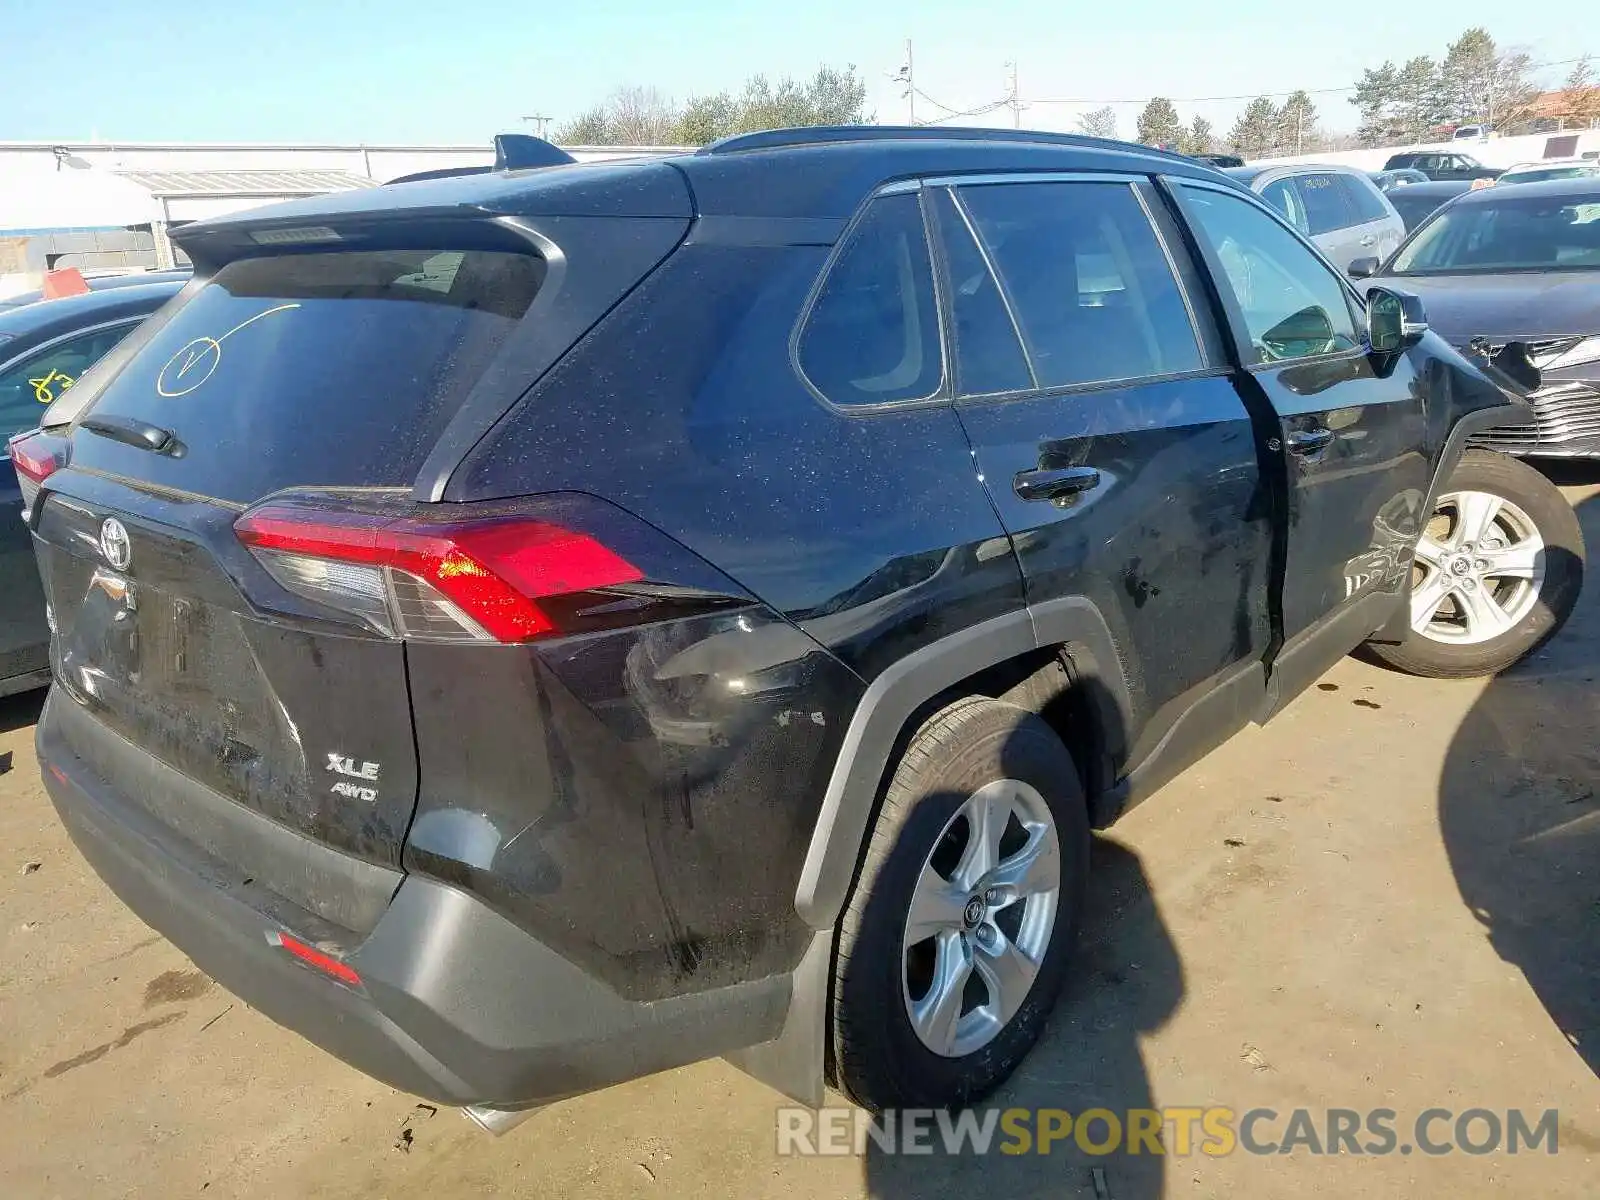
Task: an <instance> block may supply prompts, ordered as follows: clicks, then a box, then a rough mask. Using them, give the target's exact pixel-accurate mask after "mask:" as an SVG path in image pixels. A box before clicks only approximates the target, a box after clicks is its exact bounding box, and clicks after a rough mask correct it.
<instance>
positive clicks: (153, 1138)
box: [0, 476, 1600, 1200]
mask: <svg viewBox="0 0 1600 1200" xmlns="http://www.w3.org/2000/svg"><path fill="white" fill-rule="evenodd" d="M1591 478H1593V477H1592V476H1591ZM1569 495H1570V496H1571V498H1572V499H1573V501H1574V502H1575V503H1578V504H1579V512H1580V515H1581V516H1582V517H1583V519H1584V525H1585V530H1586V534H1587V537H1588V542H1589V545H1590V547H1591V548H1593V549H1595V550H1596V552H1597V554H1600V499H1594V500H1591V499H1590V498H1591V497H1592V496H1596V495H1600V487H1597V486H1595V485H1594V484H1593V483H1592V482H1591V483H1586V484H1582V485H1579V486H1574V487H1572V488H1570V489H1569ZM1596 563H1597V564H1600V558H1597V559H1596ZM1597 574H1600V565H1592V567H1591V580H1590V587H1589V589H1588V592H1587V594H1586V595H1585V597H1584V599H1583V600H1582V601H1581V604H1580V609H1579V612H1578V614H1577V616H1576V617H1575V618H1574V619H1573V621H1572V623H1571V625H1569V627H1568V629H1567V630H1566V631H1565V632H1564V633H1563V634H1562V636H1561V637H1559V638H1558V639H1557V640H1556V641H1555V642H1554V643H1552V644H1551V645H1550V646H1549V647H1547V648H1546V649H1545V650H1544V651H1543V652H1541V653H1540V654H1539V655H1538V656H1537V657H1536V658H1535V659H1534V660H1533V661H1531V662H1529V663H1527V664H1525V665H1524V666H1523V667H1521V668H1519V669H1518V670H1517V671H1516V672H1514V673H1512V674H1511V675H1508V676H1505V677H1502V678H1500V679H1498V680H1495V681H1493V682H1490V683H1488V684H1484V683H1481V682H1468V683H1438V682H1429V681H1423V680H1415V679H1409V678H1405V677H1403V676H1399V675H1396V674H1393V673H1390V672H1388V671H1385V670H1382V669H1379V668H1376V667H1372V666H1368V665H1366V664H1364V663H1361V662H1357V661H1353V660H1352V661H1347V662H1345V663H1343V664H1341V665H1340V666H1339V667H1337V668H1336V669H1335V670H1334V671H1332V672H1331V673H1330V674H1329V675H1328V676H1327V678H1326V679H1324V680H1323V681H1322V683H1321V684H1319V685H1318V687H1316V688H1313V689H1312V690H1311V691H1309V692H1308V693H1307V694H1306V695H1305V696H1303V697H1301V698H1300V699H1299V700H1298V701H1297V702H1296V703H1295V704H1294V705H1293V706H1292V707H1291V708H1290V709H1289V710H1288V711H1286V712H1285V713H1283V714H1282V715H1281V716H1279V717H1278V718H1277V719H1276V720H1274V721H1273V722H1272V724H1271V725H1270V726H1268V727H1266V728H1262V729H1251V730H1248V731H1247V732H1245V733H1244V734H1242V735H1241V736H1239V737H1238V738H1236V739H1235V740H1234V741H1233V742H1232V743H1230V744H1229V745H1228V746H1226V747H1223V748H1222V749H1221V750H1219V751H1217V753H1215V754H1214V755H1212V756H1211V758H1210V759H1208V760H1207V761H1206V762H1205V763H1203V764H1201V765H1200V766H1199V767H1198V768H1196V769H1195V770H1193V771H1191V772H1190V773H1189V774H1188V775H1186V776H1185V777H1184V778H1183V779H1181V780H1179V781H1178V782H1177V783H1175V784H1173V785H1172V786H1170V787H1168V788H1167V789H1166V790H1165V791H1164V792H1163V793H1162V794H1161V795H1159V796H1157V797H1155V798H1154V799H1152V800H1151V801H1149V802H1148V803H1146V804H1145V805H1144V806H1142V807H1141V808H1139V809H1137V810H1136V811H1135V812H1133V813H1132V814H1130V815H1129V816H1128V817H1127V818H1126V819H1125V820H1124V821H1123V822H1121V823H1120V824H1119V825H1118V826H1117V827H1116V828H1115V829H1114V830H1113V831H1111V833H1110V834H1109V835H1107V836H1104V837H1101V838H1100V839H1098V843H1097V846H1096V851H1095V859H1096V862H1095V866H1096V874H1095V878H1094V881H1093V883H1092V885H1091V892H1092V901H1091V911H1090V913H1089V916H1088V919H1087V924H1086V927H1085V943H1086V944H1085V946H1084V952H1083V955H1082V958H1081V969H1080V971H1079V973H1078V975H1077V977H1076V978H1075V980H1074V981H1073V982H1072V983H1071V984H1070V985H1069V988H1068V992H1067V995H1066V997H1065V999H1064V1000H1063V1002H1062V1004H1061V1006H1060V1008H1059V1009H1058V1011H1057V1013H1056V1016H1055V1018H1054V1021H1053V1023H1052V1026H1051V1028H1050V1031H1049V1032H1048V1034H1047V1035H1046V1038H1045V1041H1044V1043H1043V1044H1042V1045H1041V1046H1040V1047H1039V1049H1038V1050H1037V1051H1036V1052H1035V1053H1034V1055H1033V1057H1032V1058H1031V1059H1030V1060H1029V1062H1028V1064H1027V1065H1026V1066H1025V1068H1024V1070H1023V1071H1022V1073H1021V1074H1020V1075H1019V1077H1018V1078H1017V1079H1016V1080H1014V1081H1013V1083H1012V1084H1011V1085H1009V1086H1008V1087H1007V1089H1006V1090H1005V1092H1004V1093H1003V1094H1002V1095H1001V1096H1000V1097H998V1098H997V1102H998V1103H999V1104H1001V1105H1048V1106H1053V1107H1060V1108H1066V1109H1069V1110H1074V1111H1077V1110H1081V1109H1083V1108H1086V1107H1089V1106H1091V1105H1101V1106H1104V1107H1108V1108H1111V1109H1122V1108H1129V1107H1143V1106H1150V1105H1156V1106H1161V1105H1207V1104H1224V1105H1228V1106H1230V1107H1233V1108H1235V1109H1237V1110H1239V1111H1243V1110H1245V1109H1249V1108H1254V1107H1270V1108H1274V1109H1277V1110H1280V1111H1282V1112H1284V1113H1287V1112H1288V1111H1289V1110H1292V1109H1294V1108H1296V1107H1309V1108H1313V1109H1322V1108H1326V1107H1343V1108H1351V1109H1357V1110H1364V1109H1369V1108H1372V1107H1387V1108H1392V1109H1395V1110H1397V1112H1398V1113H1399V1114H1400V1118H1399V1121H1398V1125H1399V1127H1400V1128H1401V1129H1402V1131H1404V1130H1406V1128H1407V1123H1408V1121H1409V1120H1410V1119H1411V1118H1412V1117H1414V1116H1415V1115H1416V1114H1417V1113H1419V1112H1421V1111H1422V1110H1424V1109H1427V1108H1430V1107H1441V1108H1449V1109H1452V1110H1455V1111H1457V1112H1459V1111H1462V1110H1465V1109H1468V1108H1472V1107H1483V1108H1488V1109H1494V1110H1498V1111H1500V1112H1501V1113H1504V1111H1505V1110H1506V1109H1508V1108H1514V1107H1521V1108H1523V1109H1529V1110H1536V1111H1537V1110H1543V1109H1547V1108H1556V1109H1559V1110H1560V1114H1561V1117H1560V1126H1559V1146H1560V1149H1559V1153H1557V1154H1556V1155H1553V1156H1552V1155H1549V1154H1546V1153H1544V1152H1543V1151H1540V1152H1537V1153H1531V1154H1530V1153H1527V1152H1524V1153H1523V1154H1521V1155H1517V1156H1510V1155H1507V1154H1504V1153H1496V1154H1491V1155H1487V1156H1481V1157H1479V1156H1471V1155H1466V1154H1463V1153H1461V1152H1459V1151H1458V1152H1456V1153H1453V1154H1449V1155H1445V1156H1442V1157H1423V1156H1420V1155H1410V1156H1406V1155H1400V1154H1395V1155H1391V1156H1383V1157H1374V1156H1370V1155H1360V1156H1356V1155H1349V1154H1342V1155H1338V1156H1333V1157H1315V1156H1311V1155H1308V1154H1303V1153H1296V1154H1293V1155H1288V1156H1276V1157H1259V1156H1252V1155H1248V1154H1244V1153H1235V1154H1233V1155H1230V1156H1227V1157H1221V1158H1210V1157H1207V1156H1204V1155H1199V1154H1194V1155H1191V1156H1187V1157H1175V1156H1174V1157H1166V1158H1159V1157H1150V1156H1143V1157H1126V1156H1122V1155H1114V1156H1111V1157H1107V1158H1103V1159H1091V1158H1089V1157H1086V1156H1085V1155H1083V1154H1082V1153H1081V1152H1079V1151H1077V1150H1076V1149H1072V1150H1067V1151H1063V1150H1060V1149H1059V1148H1058V1150H1057V1152H1056V1153H1054V1154H1052V1155H1050V1156H1048V1157H1040V1156H1036V1155H1030V1156H1023V1157H1005V1156H999V1155H992V1156H989V1157H986V1158H981V1159H979V1158H974V1157H970V1156H968V1157H962V1158H956V1159H949V1158H944V1157H942V1156H932V1157H919V1158H909V1157H889V1156H885V1155H882V1154H879V1153H877V1152H876V1151H874V1152H872V1153H870V1154H868V1155H866V1156H865V1157H859V1158H858V1157H853V1156H847V1157H842V1158H813V1159H803V1158H779V1157H777V1156H776V1155H775V1153H774V1149H773V1147H774V1126H775V1117H774V1110H775V1107H776V1105H777V1103H778V1100H777V1097H776V1096H775V1095H774V1094H773V1093H771V1092H769V1091H767V1090H766V1089H765V1088H763V1087H762V1086H761V1085H759V1084H756V1083H754V1082H753V1081H751V1080H749V1079H747V1078H746V1077H745V1076H743V1075H741V1074H740V1073H739V1072H737V1071H736V1070H734V1069H733V1068H731V1067H729V1066H727V1065H726V1064H723V1063H720V1062H714V1063H704V1064H701V1065H699V1066H696V1067H692V1068H689V1069H686V1070H682V1071H676V1072H672V1073H669V1074H666V1075H661V1076H657V1077H655V1078H652V1079H647V1080H643V1081H640V1082H638V1083H635V1084H631V1085H628V1086H625V1087H620V1088H615V1089H612V1090H610V1091H608V1092H604V1093H601V1094H598V1095H594V1096H589V1097H585V1098H581V1099H578V1100H573V1101H569V1102H566V1103H564V1104H560V1105H556V1106H554V1107H552V1108H550V1109H547V1110H545V1111H544V1112H542V1113H540V1114H538V1115H537V1116H535V1117H534V1118H533V1119H532V1120H530V1121H528V1122H527V1123H526V1124H524V1125H522V1126H521V1127H520V1128H518V1129H517V1130H515V1131H514V1132H512V1133H511V1134H509V1135H507V1136H505V1137H503V1138H500V1139H498V1140H495V1139H490V1138H487V1137H486V1136H485V1135H483V1134H480V1133H478V1132H477V1131H476V1130H475V1129H474V1128H472V1127H471V1126H469V1125H468V1124H467V1123H466V1122H465V1121H464V1120H462V1119H461V1118H460V1117H459V1116H458V1115H456V1114H454V1113H452V1112H449V1111H439V1112H436V1113H435V1112H433V1111H431V1110H430V1109H429V1108H428V1107H427V1106H419V1105H418V1104H417V1103H416V1101H415V1100H414V1099H413V1098H412V1097H409V1096H405V1095H402V1094H400V1093H397V1092H394V1091H392V1090H391V1089H389V1088H386V1087H383V1086H380V1085H378V1084H376V1083H373V1082H371V1081H369V1080H367V1079H365V1078H363V1077H362V1076H359V1075H357V1074H356V1073H354V1072H353V1071H350V1070H348V1069H347V1068H345V1067H343V1066H342V1065H340V1064H339V1063H337V1062H336V1061H334V1060H333V1059H332V1058H329V1057H327V1056H326V1055H324V1054H323V1053H322V1052H320V1051H318V1050H316V1049H315V1048H313V1047H311V1046H310V1045H308V1044H306V1043H304V1042H302V1041H300V1040H299V1039H298V1038H296V1037H295V1036H293V1035H291V1034H289V1033H286V1032H284V1031H283V1030H281V1029H279V1028H278V1027H276V1026H274V1025H272V1024H271V1023H270V1022H268V1021H266V1020H265V1019H264V1018H262V1017H260V1016H258V1015H257V1014H256V1013H254V1012H252V1011H251V1010H250V1009H248V1008H247V1007H246V1006H245V1005H243V1004H242V1003H239V1002H238V1001H236V1000H234V999H233V998H232V997H231V996H229V995H228V994H227V993H225V992H224V991H222V989H221V988H219V987H217V986H215V985H213V984H211V983H210V981H209V980H207V979H206V978H205V977H204V976H202V975H201V974H199V973H198V972H197V971H195V970H194V969H193V968H192V966H191V965H190V964H189V963H188V961H187V960H186V959H185V958H184V957H183V956H182V955H181V954H179V953H178V952H177V951H176V950H174V949H172V948H171V947H170V946H168V945H167V944H166V943H165V942H164V941H162V940H161V939H160V938H159V937H157V936H156V935H154V934H153V933H152V932H151V931H150V930H149V929H147V928H145V927H144V926H143V925H142V924H141V923H140V922H139V921H138V920H137V919H136V918H134V917H132V916H131V915H129V914H128V913H127V912H126V911H125V910H124V909H123V908H122V907H121V905H120V904H118V903H117V901H116V900H115V899H114V898H113V897H112V896H111V895H110V893H108V892H107V891H106V890H105V888H104V887H102V886H101V884H100V883H99V881H98V880H97V879H96V878H95V877H94V876H93V875H92V874H91V873H90V872H89V871H88V869H87V868H86V867H85V866H84V865H83V863H82V862H81V860H80V859H79V857H78V855H77V854H76V852H75V851H74V850H73V848H72V846H71V845H70V844H69V842H68V840H67V838H66V836H65V834H64V833H63V832H62V831H61V828H60V826H59V825H58V824H57V822H56V820H55V817H54V814H53V812H52V810H51V808H50V806H49V803H48V802H47V800H46V799H45V796H44V792H43V789H42V787H41V786H40V783H39V778H38V768H37V765H36V763H35V761H34V757H33V732H32V724H33V721H34V719H35V718H36V717H37V715H38V700H37V699H36V698H20V699H13V700H10V701H0V766H3V764H4V763H5V762H6V755H7V754H9V755H10V756H11V759H10V769H9V770H8V771H6V772H5V773H4V774H3V776H0V1097H3V1106H0V1122H3V1125H0V1128H3V1131H4V1132H3V1134H0V1196H4V1197H6V1198H8V1200H10V1198H16V1200H22V1198H31V1197H57V1196H59V1197H85V1196H92V1197H100V1196H160V1197H176V1196H189V1195H196V1196H198V1195H200V1194H202V1193H204V1194H205V1195H206V1196H207V1197H208V1198H210V1197H222V1196H251V1197H255V1196H259V1197H274V1198H276V1197H285V1196H294V1197H301V1196H305V1197H310V1196H339V1197H344V1196H363V1197H366V1196H370V1197H428V1200H451V1198H454V1197H466V1196H491V1195H492V1196H496V1197H502V1196H529V1197H533V1196H539V1197H552V1196H568V1195H573V1196H595V1197H622V1196H642V1197H676V1196H717V1197H722V1196H728V1197H740V1198H741V1200H743V1198H751V1200H754V1198H757V1197H782V1198H783V1200H810V1198H811V1197H818V1198H821V1197H830V1198H837V1197H854V1196H862V1195H867V1196H875V1197H887V1198H892V1200H924V1198H938V1197H967V1196H973V1195H984V1196H991V1197H995V1198H997V1200H1010V1198H1014V1197H1031V1196H1038V1197H1045V1196H1049V1197H1067V1196H1077V1195H1082V1196H1088V1197H1093V1196H1096V1195H1097V1194H1098V1195H1101V1196H1105V1197H1110V1198H1111V1200H1131V1198H1135V1197H1154V1196H1159V1195H1175V1196H1219V1197H1220V1196H1228V1197H1236V1196H1273V1197H1298V1196H1335V1197H1347V1196H1352V1195H1367V1194H1371V1195H1381V1196H1397V1195H1403V1196H1406V1197H1408V1200H1420V1198H1422V1197H1434V1196H1438V1197H1450V1198H1452V1200H1454V1198H1456V1197H1463V1196H1493V1195H1507V1196H1518V1197H1533V1196H1537V1197H1541V1198H1550V1197H1560V1196H1574V1197H1576V1196H1594V1195H1596V1194H1600V1078H1597V1072H1600V799H1597V797H1596V789H1600V741H1597V738H1596V730H1597V729H1600V691H1597V689H1596V686H1595V683H1596V676H1597V675H1600V599H1597V596H1600V579H1597V578H1596V575H1597ZM1279 1132H1281V1129H1280V1130H1279ZM1274 1136H1276V1135H1274ZM1094 1168H1098V1169H1099V1172H1100V1174H1099V1178H1098V1181H1097V1180H1096V1176H1095V1174H1094V1171H1093V1169H1094Z"/></svg>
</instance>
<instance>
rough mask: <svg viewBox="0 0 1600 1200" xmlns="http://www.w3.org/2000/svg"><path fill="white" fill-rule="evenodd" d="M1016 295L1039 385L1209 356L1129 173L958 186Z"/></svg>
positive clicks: (1176, 366)
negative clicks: (1113, 177)
mask: <svg viewBox="0 0 1600 1200" xmlns="http://www.w3.org/2000/svg"><path fill="white" fill-rule="evenodd" d="M960 195H961V198H962V203H963V204H964V205H965V206H966V207H967V210H968V212H969V213H970V215H971V217H972V221H973V224H974V225H975V226H976V228H977V230H978V234H979V236H980V237H981V238H982V239H983V241H984V244H985V246H986V247H987V249H988V251H989V257H990V259H991V260H992V261H993V262H994V264H995V266H996V268H997V269H998V271H999V273H1000V279H1001V282H1002V283H1003V284H1004V286H1005V288H1006V292H1007V295H1008V296H1009V298H1010V301H1011V306H1012V310H1013V311H1014V312H1015V313H1016V316H1017V321H1018V323H1019V324H1020V325H1021V326H1022V334H1023V338H1024V341H1025V343H1026V346H1027V350H1028V356H1029V359H1030V360H1031V362H1032V364H1033V372H1034V375H1035V376H1036V377H1037V378H1038V381H1039V386H1041V387H1061V386H1067V385H1071V384H1084V383H1100V382H1105V381H1110V380H1117V379H1136V378H1141V377H1145V376H1151V375H1167V374H1172V373H1176V372H1181V371H1194V370H1199V369H1201V368H1202V367H1203V366H1204V362H1203V359H1202V357H1201V353H1200V345H1199V342H1198V341H1197V340H1196V338H1195V331H1194V326H1193V325H1192V324H1191V323H1190V320H1189V313H1188V309H1187V307H1186V306H1185V305H1184V302H1183V293H1182V292H1181V291H1180V290H1179V288H1178V282H1177V280H1176V279H1175V278H1174V277H1173V274H1172V268H1171V266H1170V264H1169V263H1168V262H1167V257H1166V254H1165V253H1164V252H1163V250H1162V248H1161V243H1160V241H1159V240H1158V239H1157V237H1156V233H1155V230H1154V228H1152V226H1151V224H1150V220H1149V218H1148V217H1147V216H1146V215H1145V212H1144V209H1143V207H1141V205H1140V204H1139V201H1138V198H1137V197H1136V196H1135V195H1134V192H1133V189H1132V188H1131V187H1129V186H1128V185H1127V184H1121V183H1020V184H991V185H982V186H971V187H965V188H962V189H960Z"/></svg>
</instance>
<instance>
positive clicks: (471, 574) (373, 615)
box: [234, 504, 644, 642]
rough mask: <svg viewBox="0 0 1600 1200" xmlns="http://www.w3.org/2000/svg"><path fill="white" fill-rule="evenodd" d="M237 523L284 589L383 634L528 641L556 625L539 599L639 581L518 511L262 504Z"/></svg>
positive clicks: (574, 538) (612, 558) (586, 543)
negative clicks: (460, 515) (430, 516)
mask: <svg viewBox="0 0 1600 1200" xmlns="http://www.w3.org/2000/svg"><path fill="white" fill-rule="evenodd" d="M234 531H235V533H237V535H238V537H239V540H240V541H241V542H243V543H244V544H245V545H246V546H248V547H249V548H250V550H251V552H252V553H253V554H254V555H255V557H256V558H257V560H258V561H260V563H261V565H262V566H264V567H265V568H266V569H267V571H268V572H269V573H270V574H271V575H272V577H273V578H274V579H276V580H277V581H278V582H279V583H280V584H282V585H283V586H284V587H285V588H287V589H288V590H289V591H291V592H294V593H295V594H296V595H299V596H304V597H306V598H307V599H310V600H315V601H318V602H320V603H322V604H326V605H330V606H332V607H334V608H337V609H339V610H341V611H343V612H346V613H349V614H350V615H352V616H355V617H359V618H360V619H361V620H363V621H365V622H366V623H367V624H368V625H370V626H372V627H373V628H374V629H376V630H378V631H379V632H380V633H383V634H386V635H388V636H390V637H402V638H412V639H417V640H427V641H491V642H527V641H531V640H533V639H535V638H539V637H544V636H547V635H549V634H551V633H554V632H556V631H557V626H556V622H555V621H554V620H553V619H552V618H551V617H550V615H549V614H548V613H547V612H546V611H545V609H544V608H542V607H540V604H539V601H541V600H547V599H550V598H552V597H556V596H568V595H572V594H574V593H578V592H586V591H592V590H595V589H599V588H607V587H615V586H617V585H620V584H626V583H635V582H637V581H639V580H641V579H643V578H644V575H643V573H642V572H641V571H640V570H639V569H638V568H637V567H635V566H634V565H633V564H632V563H630V562H628V561H627V560H626V559H624V558H622V557H621V556H620V555H618V554H616V553H614V552H613V551H611V550H609V549H607V548H606V547H605V546H603V545H601V544H600V543H599V542H597V541H596V540H595V539H594V538H592V537H590V536H588V535H587V534H583V533H575V532H573V531H571V530H569V529H565V528H562V527H561V526H559V525H554V524H550V523H548V522H544V521H537V520H525V519H521V518H510V517H503V516H502V517H494V518H489V519H484V520H475V521H461V522H452V523H439V522H434V521H425V520H419V519H415V518H410V517H392V516H384V515H378V514H372V513H360V512H336V511H324V510H316V509H307V508H303V507H298V506H296V505H288V504H282V505H280V504H266V505H263V506H261V507H260V508H256V509H252V510H251V511H250V512H247V513H245V515H244V516H242V517H240V518H239V520H238V521H237V522H235V523H234Z"/></svg>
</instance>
